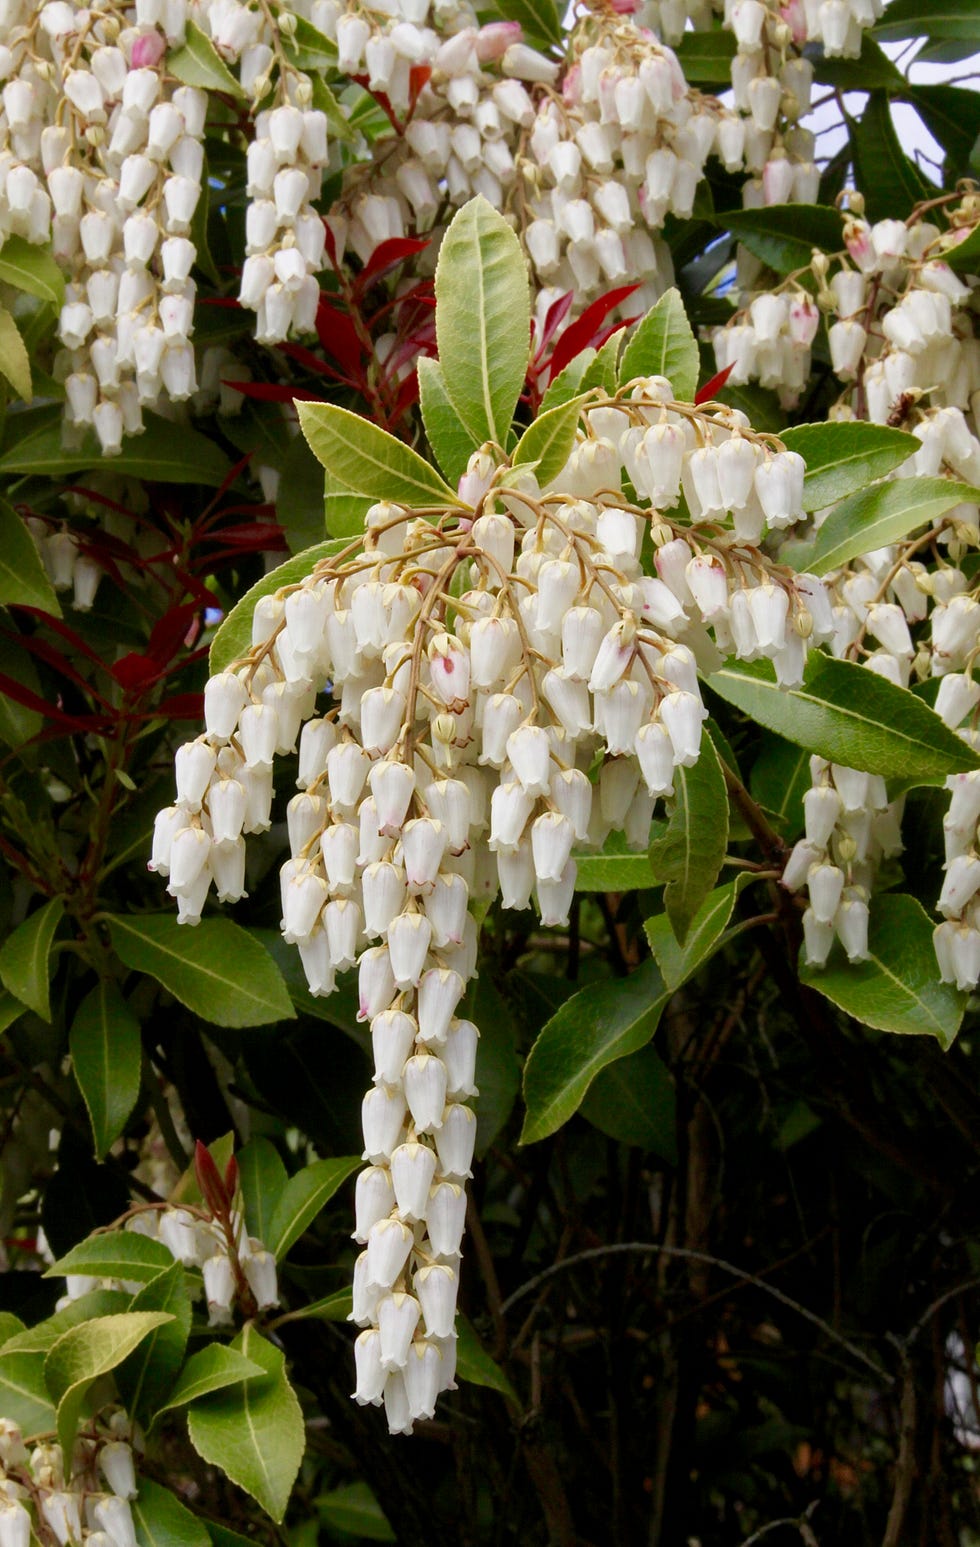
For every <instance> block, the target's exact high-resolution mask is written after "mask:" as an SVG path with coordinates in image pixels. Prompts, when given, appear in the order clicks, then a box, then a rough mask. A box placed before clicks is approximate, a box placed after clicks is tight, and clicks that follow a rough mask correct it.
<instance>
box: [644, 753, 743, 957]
mask: <svg viewBox="0 0 980 1547" xmlns="http://www.w3.org/2000/svg"><path fill="white" fill-rule="evenodd" d="M727 847H728V792H727V790H726V788H725V778H724V775H723V773H722V771H721V763H720V762H719V760H718V754H717V752H716V751H715V748H714V743H713V742H712V740H711V736H710V733H709V732H708V730H707V729H705V730H704V732H703V733H702V737H701V756H700V757H699V758H698V760H697V762H696V763H695V764H694V767H693V768H675V769H674V804H673V808H672V810H671V813H670V818H669V820H668V822H667V829H666V831H665V832H664V833H663V834H661V835H658V836H657V837H656V838H654V840H653V842H652V843H651V844H650V849H649V859H650V869H651V871H652V872H653V876H654V879H655V881H657V882H666V890H665V891H664V906H665V907H666V909H667V917H668V918H669V919H670V923H671V927H672V928H673V931H674V934H675V935H676V937H677V940H678V942H679V944H681V945H683V944H684V942H685V940H686V939H687V934H688V930H689V929H690V927H691V922H692V920H693V919H694V916H695V914H696V913H697V911H698V909H699V908H700V907H701V904H702V903H703V902H704V900H705V898H706V897H707V895H708V893H709V892H710V891H711V889H712V887H713V886H714V884H715V882H716V881H717V879H718V872H719V870H720V869H721V862H722V860H723V859H724V857H725V850H726V849H727Z"/></svg>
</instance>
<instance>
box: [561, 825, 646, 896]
mask: <svg viewBox="0 0 980 1547" xmlns="http://www.w3.org/2000/svg"><path fill="white" fill-rule="evenodd" d="M615 836H616V835H615V834H614V835H613V837H615ZM610 847H611V846H610V842H609V840H608V839H607V841H606V844H605V845H604V852H603V853H601V854H576V855H575V865H576V875H575V890H576V891H577V892H633V891H637V890H638V889H640V888H641V887H647V886H656V885H657V877H656V876H655V875H654V873H653V871H652V870H651V869H650V856H649V855H648V854H646V853H642V854H630V853H629V852H627V851H625V850H624V851H623V852H622V853H618V852H615V853H613V852H605V851H606V850H609V849H610Z"/></svg>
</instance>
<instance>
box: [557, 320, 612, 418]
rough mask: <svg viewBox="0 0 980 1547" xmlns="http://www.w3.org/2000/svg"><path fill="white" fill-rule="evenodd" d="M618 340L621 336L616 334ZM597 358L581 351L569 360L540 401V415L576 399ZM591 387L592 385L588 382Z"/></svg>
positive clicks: (590, 350)
mask: <svg viewBox="0 0 980 1547" xmlns="http://www.w3.org/2000/svg"><path fill="white" fill-rule="evenodd" d="M617 337H618V338H620V341H621V335H619V334H617ZM598 358H599V356H598V355H597V354H596V351H595V350H594V349H591V348H589V349H581V350H579V352H578V354H577V355H576V356H575V358H574V359H572V360H569V362H568V364H567V365H566V366H565V368H564V370H561V371H559V372H558V375H557V376H556V377H555V379H554V381H553V382H552V383H551V385H550V387H549V388H548V389H547V391H546V392H545V394H544V397H543V398H542V399H541V410H540V411H541V413H543V414H547V413H550V411H551V410H552V409H553V408H560V407H561V405H562V403H567V402H569V401H570V399H571V398H573V397H578V396H580V395H581V393H582V391H583V390H584V387H585V383H586V377H587V376H588V374H589V372H590V371H591V369H592V367H593V366H594V365H595V363H596V361H597V360H598ZM589 385H590V386H591V385H592V383H591V382H590V383H589ZM615 390H616V383H615V380H614V381H613V385H612V391H613V392H615Z"/></svg>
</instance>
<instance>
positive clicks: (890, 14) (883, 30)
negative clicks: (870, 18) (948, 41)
mask: <svg viewBox="0 0 980 1547" xmlns="http://www.w3.org/2000/svg"><path fill="white" fill-rule="evenodd" d="M978 27H980V7H978V4H977V0H930V3H929V5H928V6H923V4H922V0H892V3H891V5H889V7H888V10H887V11H886V12H885V15H884V17H883V19H882V20H881V21H880V22H878V23H877V25H876V26H875V29H874V35H875V37H876V38H883V39H888V40H890V39H892V38H923V37H927V38H963V39H964V41H966V42H967V43H975V42H976V40H977V29H978Z"/></svg>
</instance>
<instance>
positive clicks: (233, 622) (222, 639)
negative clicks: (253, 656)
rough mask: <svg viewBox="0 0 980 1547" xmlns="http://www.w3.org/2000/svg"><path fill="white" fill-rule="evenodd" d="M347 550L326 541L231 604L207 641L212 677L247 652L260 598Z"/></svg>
mask: <svg viewBox="0 0 980 1547" xmlns="http://www.w3.org/2000/svg"><path fill="white" fill-rule="evenodd" d="M347 546H348V544H347V542H346V541H345V540H344V539H342V538H336V537H333V538H330V540H329V541H328V542H322V543H317V544H316V545H315V546H314V547H312V548H306V549H305V550H304V551H303V552H302V553H297V554H295V555H294V557H293V558H291V559H287V560H286V562H285V564H279V565H277V567H276V568H275V569H270V571H269V573H268V574H267V575H263V576H262V579H261V580H257V581H256V582H255V584H254V585H253V586H252V587H251V589H250V590H248V591H246V592H245V595H244V596H243V597H242V599H241V601H239V602H236V603H235V606H234V607H233V608H232V609H231V612H229V614H228V616H227V617H226V618H225V619H224V621H223V622H222V624H221V627H220V628H219V629H218V632H217V633H216V634H215V636H214V638H213V639H212V641H211V649H210V652H209V654H208V666H209V668H210V671H211V674H212V676H213V675H214V673H215V672H219V671H225V670H226V669H227V667H229V666H230V665H231V664H232V662H233V661H237V660H240V659H241V657H242V656H243V655H245V654H246V653H247V652H248V649H249V646H250V644H251V641H252V614H253V613H254V611H255V609H256V606H257V605H258V603H259V602H260V601H261V600H262V598H263V596H271V595H272V593H273V591H278V590H279V588H280V587H281V586H287V585H298V584H299V582H300V581H301V580H305V579H306V577H307V575H310V574H312V573H313V569H314V567H315V566H316V565H317V564H318V563H319V562H320V560H321V559H329V558H332V557H333V555H334V554H336V553H340V552H341V551H342V550H343V549H344V548H345V547H347Z"/></svg>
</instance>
